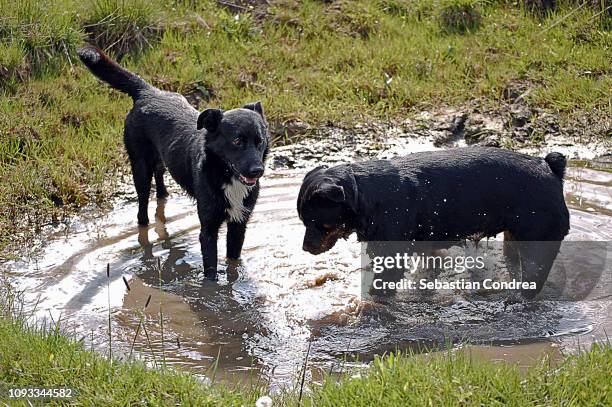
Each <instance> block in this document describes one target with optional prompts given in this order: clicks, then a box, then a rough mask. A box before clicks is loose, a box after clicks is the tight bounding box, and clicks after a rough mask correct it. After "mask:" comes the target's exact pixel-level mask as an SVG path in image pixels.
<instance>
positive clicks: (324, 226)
mask: <svg viewBox="0 0 612 407" xmlns="http://www.w3.org/2000/svg"><path fill="white" fill-rule="evenodd" d="M333 228H334V225H330V224H328V223H326V224H324V225H323V229H324V230H331V229H333Z"/></svg>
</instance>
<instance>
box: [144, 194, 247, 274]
mask: <svg viewBox="0 0 612 407" xmlns="http://www.w3.org/2000/svg"><path fill="white" fill-rule="evenodd" d="M165 208H166V199H158V200H157V207H156V208H155V224H154V225H153V227H152V229H153V230H154V231H155V233H156V234H157V237H158V238H159V241H161V247H162V248H164V249H168V250H169V252H168V257H167V258H166V259H164V260H161V264H160V265H161V269H162V270H161V273H162V280H164V281H165V278H166V277H167V278H168V281H171V280H174V279H176V278H179V279H180V278H184V277H187V276H189V275H192V274H193V273H195V272H197V271H196V270H195V269H194V268H193V267H192V266H190V265H189V264H188V263H187V262H184V261H180V260H181V259H184V258H185V256H186V255H187V250H186V249H184V248H183V247H182V246H181V245H180V244H178V245H177V244H176V242H175V244H173V243H172V241H171V240H170V235H169V234H168V230H167V229H166V215H165ZM150 228H151V226H139V227H138V243H139V244H140V246H141V247H142V249H143V250H144V253H143V257H142V260H143V263H145V264H148V265H149V267H150V268H152V269H156V270H157V268H156V267H157V266H158V264H157V259H156V257H155V255H154V254H153V247H154V244H153V243H152V242H151V240H150V239H149V229H150ZM155 240H157V239H155ZM149 267H147V268H149ZM241 268H242V261H241V260H240V259H238V260H233V259H227V268H225V269H224V270H221V269H219V270H218V271H219V273H222V274H223V273H224V272H225V273H227V283H230V285H231V283H233V282H234V281H236V280H238V278H239V277H240V270H241ZM158 272H159V271H158V270H157V271H155V272H154V273H152V274H155V278H159V275H158ZM141 277H143V278H146V276H141Z"/></svg>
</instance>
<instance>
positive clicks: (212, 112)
mask: <svg viewBox="0 0 612 407" xmlns="http://www.w3.org/2000/svg"><path fill="white" fill-rule="evenodd" d="M197 127H198V130H200V129H203V128H204V129H206V132H207V133H206V149H207V150H209V151H211V152H213V153H214V154H215V155H217V156H218V157H219V158H221V159H222V160H223V161H224V162H225V163H226V164H227V165H228V166H229V167H230V169H231V170H232V172H233V173H234V176H235V177H236V178H238V179H239V180H240V182H242V183H243V184H245V185H247V186H253V185H255V184H256V183H257V180H258V179H259V177H261V176H262V175H263V172H264V161H265V159H266V155H267V153H268V149H269V145H268V144H269V137H268V126H267V125H266V119H265V116H264V112H263V107H262V106H261V103H260V102H256V103H250V104H248V105H245V106H244V107H243V108H240V109H232V110H228V111H223V110H221V109H206V110H204V111H203V112H202V113H201V114H200V116H199V117H198V124H197Z"/></svg>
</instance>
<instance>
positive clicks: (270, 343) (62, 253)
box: [5, 140, 612, 387]
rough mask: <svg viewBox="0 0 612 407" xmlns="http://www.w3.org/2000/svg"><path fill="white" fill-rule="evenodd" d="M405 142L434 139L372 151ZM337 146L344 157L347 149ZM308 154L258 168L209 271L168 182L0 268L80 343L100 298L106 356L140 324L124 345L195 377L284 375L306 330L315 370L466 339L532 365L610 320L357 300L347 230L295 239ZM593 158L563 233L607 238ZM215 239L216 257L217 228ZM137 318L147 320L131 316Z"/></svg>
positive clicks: (296, 359)
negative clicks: (320, 250)
mask: <svg viewBox="0 0 612 407" xmlns="http://www.w3.org/2000/svg"><path fill="white" fill-rule="evenodd" d="M406 149H408V150H411V151H416V150H419V149H431V145H426V144H423V145H420V144H418V143H416V142H415V144H411V143H405V142H402V141H401V140H400V141H396V142H393V143H389V144H388V145H387V148H385V149H384V151H382V152H380V153H378V154H377V155H379V156H381V157H383V156H389V155H394V154H396V153H399V152H405V150H406ZM338 154H340V155H342V157H345V158H346V151H343V150H342V149H339V150H338ZM349 158H350V157H349ZM330 161H332V162H337V161H342V158H339V159H332V158H330ZM316 164H318V162H317V163H315V162H312V161H311V162H309V161H305V162H304V163H303V165H302V167H303V168H297V169H295V168H294V169H280V168H277V169H274V170H270V171H268V172H267V174H266V176H265V177H264V179H263V181H262V190H261V195H260V199H259V202H258V204H257V207H256V210H255V213H254V215H253V217H252V219H251V222H250V226H249V229H248V231H247V237H246V242H245V248H244V251H243V258H242V261H241V262H240V263H238V264H226V265H225V266H224V267H225V268H226V272H225V273H223V274H221V275H220V279H219V281H218V282H210V281H207V280H205V279H204V277H203V273H202V270H201V254H200V249H199V243H198V233H199V222H198V218H197V215H196V212H195V208H194V205H193V203H192V201H191V200H190V199H189V198H187V197H186V196H184V195H183V194H181V193H180V192H179V191H178V190H176V189H175V190H174V193H172V194H171V196H170V198H169V199H168V202H166V203H165V208H164V202H160V203H158V208H157V209H158V211H157V212H158V216H157V217H156V218H157V219H156V222H155V224H152V225H150V226H149V227H148V228H141V229H139V228H138V227H137V226H136V223H135V216H136V211H137V202H136V199H135V196H134V194H132V193H130V194H128V195H126V196H125V197H123V198H120V199H117V202H116V203H115V204H114V208H113V210H111V211H107V212H105V213H94V214H88V215H87V216H85V215H83V216H82V217H81V218H79V219H75V220H73V221H72V222H71V223H70V224H69V225H66V226H65V227H63V228H62V229H61V230H60V231H56V232H54V233H50V234H49V235H48V237H47V238H46V241H45V244H44V246H43V248H42V250H40V251H39V253H37V254H36V255H35V256H33V257H31V258H27V259H22V260H20V261H15V262H12V263H9V264H6V265H5V269H6V271H7V273H8V275H9V276H10V278H11V280H12V282H13V284H14V285H15V286H16V287H18V288H19V289H20V290H24V292H25V295H26V299H27V300H28V301H29V302H30V303H31V304H34V303H37V306H36V309H37V316H38V317H39V318H47V319H50V318H53V319H54V320H57V319H58V318H61V320H62V321H64V326H65V327H68V331H69V332H71V333H73V334H74V335H75V336H76V337H77V338H78V339H82V340H83V341H84V343H85V344H86V345H87V346H93V347H94V348H97V349H99V350H101V351H103V352H105V351H106V349H107V348H108V326H107V323H108V322H107V321H108V320H107V318H108V310H109V306H110V311H111V324H112V329H111V331H112V335H111V340H112V348H113V352H114V354H115V355H119V356H121V357H124V358H125V357H126V355H127V354H128V353H129V351H130V347H131V344H132V342H133V341H134V336H135V333H136V331H137V330H138V331H139V335H138V337H137V338H136V339H135V344H134V353H135V354H136V355H138V357H141V358H144V359H146V360H147V361H148V362H150V363H152V364H154V363H160V361H161V360H165V361H166V363H168V364H170V365H173V366H181V367H184V368H189V369H191V370H192V371H193V372H195V373H196V374H200V375H202V377H210V376H211V374H212V366H214V365H216V366H217V367H216V368H215V370H216V373H215V374H216V376H217V377H225V378H228V379H230V380H236V379H240V380H243V381H244V380H253V378H254V377H255V378H256V377H263V378H265V379H266V380H269V381H270V382H271V384H272V386H274V387H279V386H280V387H282V386H289V385H291V383H293V382H294V379H295V378H296V377H297V374H298V371H299V370H300V368H301V365H302V363H303V359H304V355H305V353H306V349H307V348H308V345H309V342H311V353H310V369H309V374H311V375H313V377H314V378H315V379H316V377H317V376H318V374H319V372H321V371H340V370H342V369H347V368H348V367H350V366H354V365H359V364H360V363H364V362H368V361H370V360H372V358H373V357H374V355H375V354H382V353H384V352H387V351H392V350H395V349H410V350H414V351H416V352H422V351H425V350H426V349H427V348H429V347H432V346H444V345H445V344H446V343H448V342H449V341H450V342H452V343H453V344H455V345H458V344H461V343H463V342H465V341H469V342H470V343H472V344H473V345H472V346H471V350H470V351H471V352H474V354H477V355H479V357H481V358H484V359H489V360H506V361H515V362H517V363H519V365H520V366H529V365H530V364H532V363H533V361H534V360H536V359H537V358H538V357H540V356H541V355H542V354H544V353H546V354H549V355H550V356H551V357H553V358H558V357H560V355H561V353H562V352H563V351H571V350H574V349H576V348H577V347H578V346H583V345H587V344H588V343H591V342H593V341H595V340H602V339H604V338H605V336H606V332H608V333H610V332H612V307H611V306H610V298H609V297H608V299H605V298H604V299H599V300H597V301H581V302H564V303H553V302H550V303H537V304H531V305H520V304H519V305H515V306H514V307H511V308H509V309H508V308H507V307H505V306H504V304H502V303H497V302H491V301H489V302H486V303H474V302H472V301H470V300H469V299H466V298H454V299H453V300H452V301H447V302H444V303H441V304H438V305H436V304H433V305H432V304H419V303H418V302H411V303H406V304H403V305H401V306H398V307H394V308H385V307H384V306H380V305H377V306H374V305H372V304H369V303H368V302H365V301H361V299H360V273H359V265H360V259H359V255H360V253H359V250H360V245H359V244H358V243H357V242H356V240H355V239H354V237H353V238H351V239H349V240H348V241H340V242H338V243H337V244H336V246H335V247H334V248H333V249H332V250H331V251H330V252H328V253H325V254H323V255H320V256H312V255H310V254H308V253H306V252H303V251H302V250H301V245H302V238H303V232H304V228H303V226H302V224H301V222H300V221H299V219H298V217H297V214H296V209H295V206H296V203H295V201H296V197H297V193H298V190H299V185H300V183H301V180H302V177H303V175H304V173H305V172H306V171H307V169H308V168H311V167H314V166H315V165H316ZM595 164H596V165H593V163H588V162H574V163H573V164H572V167H571V168H570V169H569V170H568V176H567V181H566V184H565V191H566V201H567V202H568V205H569V206H570V208H571V220H572V226H571V233H570V235H569V236H568V239H573V240H597V241H610V240H612V172H611V171H610V170H611V169H612V164H610V163H609V162H608V163H606V162H603V161H602V162H598V163H595ZM588 167H593V168H588ZM154 210H155V202H154V201H153V202H151V204H150V213H151V214H152V212H153V211H154ZM162 210H163V213H164V217H165V222H162V221H161V220H160V218H162V216H159V215H160V214H161V213H162ZM219 242H220V243H219V251H220V259H223V258H224V257H223V254H224V242H225V234H224V232H222V233H221V236H220V238H219ZM608 257H609V256H608ZM608 260H610V259H609V258H608ZM107 264H110V278H107V275H106V265H107ZM124 278H125V280H126V281H127V282H128V284H129V290H128V289H127V287H126V284H125V282H124ZM149 296H150V297H151V301H150V304H149V305H148V307H147V308H146V309H144V311H143V307H144V305H145V302H146V301H147V299H148V297H149ZM160 304H161V314H162V315H163V319H162V321H161V323H160ZM141 320H144V327H145V328H146V329H138V326H139V323H140V321H141ZM162 325H163V326H162Z"/></svg>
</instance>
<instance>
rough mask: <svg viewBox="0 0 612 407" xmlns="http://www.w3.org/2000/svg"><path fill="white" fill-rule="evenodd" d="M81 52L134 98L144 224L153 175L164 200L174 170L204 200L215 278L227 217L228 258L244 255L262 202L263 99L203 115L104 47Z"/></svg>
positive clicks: (201, 208)
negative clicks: (259, 200) (116, 59)
mask: <svg viewBox="0 0 612 407" xmlns="http://www.w3.org/2000/svg"><path fill="white" fill-rule="evenodd" d="M78 54H79V57H80V58H81V60H82V61H83V63H84V64H85V65H87V67H88V68H89V70H90V71H91V72H92V73H93V74H94V75H96V76H97V77H98V78H100V79H102V80H103V81H105V82H107V83H108V84H109V85H111V86H112V87H113V88H115V89H118V90H120V91H122V92H124V93H127V94H128V95H130V96H131V97H132V99H133V100H134V107H133V108H132V110H131V111H130V112H129V114H128V115H127V117H126V119H125V130H124V141H125V148H126V150H127V153H128V157H129V159H130V164H131V166H132V175H133V177H134V185H135V187H136V192H137V193H138V224H139V225H146V224H148V222H149V217H148V214H147V207H148V203H149V193H150V190H151V180H152V178H153V176H154V177H155V184H156V189H157V198H158V199H163V198H165V197H166V196H167V195H168V192H167V191H166V188H165V186H164V180H163V175H164V172H165V169H166V168H168V170H169V171H170V174H171V175H172V177H173V178H174V179H175V180H176V182H177V183H178V184H179V185H180V186H181V187H183V189H184V190H185V191H186V192H187V193H188V194H189V195H191V196H192V197H194V198H195V200H196V201H197V209H198V216H199V218H200V224H201V230H200V244H201V246H202V257H203V260H204V270H205V273H206V275H207V276H208V277H209V278H215V277H216V272H217V234H218V231H219V228H220V227H221V224H222V223H223V222H225V221H227V257H228V258H230V259H238V258H239V257H240V252H241V250H242V244H243V242H244V234H245V231H246V225H247V221H248V220H249V217H250V215H251V212H252V210H253V207H254V206H255V202H256V201H257V196H258V193H259V181H258V179H259V177H261V176H262V174H263V172H264V162H265V159H266V156H267V154H268V139H269V137H268V129H267V125H266V120H265V117H264V113H263V109H262V107H261V103H259V102H257V103H253V104H249V105H246V106H244V108H241V109H233V110H229V111H226V112H224V111H223V110H220V109H206V110H204V112H202V113H201V114H200V113H199V112H198V111H197V110H196V109H194V108H193V107H192V106H191V105H190V104H189V103H188V102H187V100H186V99H185V98H184V97H183V96H182V95H180V94H178V93H172V92H166V91H162V90H160V89H157V88H155V87H154V86H152V85H150V84H148V83H147V82H145V81H144V80H143V79H142V78H140V77H139V76H138V75H135V74H133V73H131V72H129V71H127V70H126V69H124V68H123V67H121V66H119V65H118V64H117V63H115V62H114V61H112V60H110V59H109V58H108V57H107V56H106V55H105V54H104V53H103V52H102V51H101V50H99V49H98V48H96V47H93V46H85V47H83V48H81V49H79V51H78ZM202 129H204V130H202Z"/></svg>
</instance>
